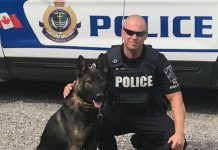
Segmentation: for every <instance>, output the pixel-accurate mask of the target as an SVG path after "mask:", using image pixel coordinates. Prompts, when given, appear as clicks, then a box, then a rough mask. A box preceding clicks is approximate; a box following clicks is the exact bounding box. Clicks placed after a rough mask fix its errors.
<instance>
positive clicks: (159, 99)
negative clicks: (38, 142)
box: [64, 15, 186, 150]
mask: <svg viewBox="0 0 218 150" xmlns="http://www.w3.org/2000/svg"><path fill="white" fill-rule="evenodd" d="M121 34H122V38H123V40H124V42H123V44H122V45H118V46H113V47H112V49H111V50H110V51H108V52H107V53H106V57H107V58H108V64H109V66H110V70H109V73H108V86H107V88H108V89H107V91H108V93H109V101H108V103H107V104H106V105H105V106H104V108H103V109H102V113H103V116H104V117H103V126H102V131H101V138H100V141H99V149H100V150H117V144H116V139H115V137H114V136H116V135H122V134H126V133H135V134H134V135H133V136H132V137H131V143H132V145H133V147H135V148H136V149H137V150H170V149H173V150H183V149H185V147H186V142H185V138H184V120H185V106H184V103H183V98H182V94H181V91H180V87H179V84H178V82H177V77H176V76H175V74H174V72H173V69H172V66H171V64H170V63H169V61H168V60H167V59H166V58H165V56H164V55H163V54H161V53H159V52H158V50H156V49H153V48H152V47H151V46H148V45H144V41H145V40H146V38H147V26H146V23H145V20H144V19H143V18H142V17H141V16H139V15H131V16H129V17H128V18H127V19H126V20H125V23H124V26H123V28H122V32H121ZM72 86H73V84H68V85H67V86H66V87H65V90H64V96H66V95H68V93H69V91H70V90H71V89H72ZM166 102H169V104H170V106H171V108H172V114H173V119H174V120H172V119H171V118H170V117H169V116H168V115H167V113H166V112H167V103H166Z"/></svg>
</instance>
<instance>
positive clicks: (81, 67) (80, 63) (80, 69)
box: [77, 55, 88, 77]
mask: <svg viewBox="0 0 218 150" xmlns="http://www.w3.org/2000/svg"><path fill="white" fill-rule="evenodd" d="M87 69H88V65H87V63H86V60H85V58H84V57H83V56H82V55H80V56H79V58H78V59H77V77H81V76H83V75H84V73H85V72H86V71H87Z"/></svg>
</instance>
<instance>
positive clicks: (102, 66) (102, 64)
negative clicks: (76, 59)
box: [96, 53, 109, 75]
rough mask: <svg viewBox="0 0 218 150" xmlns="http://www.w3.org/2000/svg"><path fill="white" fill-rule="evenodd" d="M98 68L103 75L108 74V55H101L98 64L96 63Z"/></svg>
mask: <svg viewBox="0 0 218 150" xmlns="http://www.w3.org/2000/svg"><path fill="white" fill-rule="evenodd" d="M96 67H97V68H98V69H99V70H100V72H102V73H103V74H105V75H106V74H107V72H108V69H109V66H108V63H107V58H106V55H104V54H102V53H101V54H100V55H99V56H98V59H97V62H96Z"/></svg>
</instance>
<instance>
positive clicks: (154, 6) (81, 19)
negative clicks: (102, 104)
mask: <svg viewBox="0 0 218 150" xmlns="http://www.w3.org/2000/svg"><path fill="white" fill-rule="evenodd" d="M130 14H139V15H141V16H143V17H144V18H145V20H146V21H147V24H148V33H149V35H148V39H147V40H146V41H145V43H146V44H150V45H152V46H153V47H154V48H157V49H159V50H160V52H162V53H164V54H165V56H166V57H167V58H168V59H169V60H170V61H171V62H172V64H173V66H174V70H175V71H176V73H177V76H178V77H179V79H180V80H181V81H180V83H181V84H182V85H183V86H196V87H218V0H1V1H0V44H1V47H0V80H1V81H5V80H8V79H14V78H18V79H31V80H72V78H73V76H74V73H75V62H76V59H77V57H78V56H79V55H83V56H84V57H86V58H89V60H90V61H91V60H92V59H95V58H96V57H97V56H98V54H100V53H104V52H106V51H107V50H109V49H110V47H111V45H116V44H121V43H122V38H121V36H120V35H121V32H120V30H121V27H122V20H123V18H125V17H126V16H128V15H130Z"/></svg>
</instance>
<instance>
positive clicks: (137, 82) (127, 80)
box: [115, 75, 153, 88]
mask: <svg viewBox="0 0 218 150" xmlns="http://www.w3.org/2000/svg"><path fill="white" fill-rule="evenodd" d="M152 82H153V80H152V75H149V76H140V77H128V76H124V77H121V76H116V77H115V87H125V88H128V87H150V86H153V83H152Z"/></svg>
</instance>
